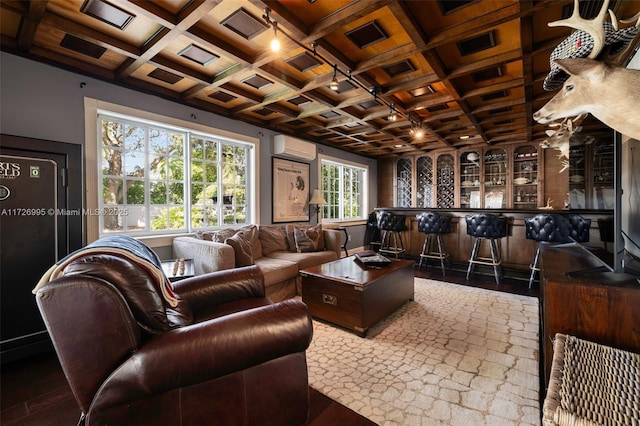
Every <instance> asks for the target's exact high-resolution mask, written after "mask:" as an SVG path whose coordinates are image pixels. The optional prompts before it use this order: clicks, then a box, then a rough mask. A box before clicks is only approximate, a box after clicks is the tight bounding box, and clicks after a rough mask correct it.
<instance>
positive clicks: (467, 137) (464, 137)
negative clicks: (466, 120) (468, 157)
mask: <svg viewBox="0 0 640 426" xmlns="http://www.w3.org/2000/svg"><path fill="white" fill-rule="evenodd" d="M470 137H471V136H469V135H462V136H460V139H462V140H465V139H469V138H470Z"/></svg>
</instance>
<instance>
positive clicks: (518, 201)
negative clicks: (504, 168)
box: [513, 145, 538, 209]
mask: <svg viewBox="0 0 640 426" xmlns="http://www.w3.org/2000/svg"><path fill="white" fill-rule="evenodd" d="M513 154H514V158H513V207H514V208H516V209H531V208H536V207H538V148H537V147H535V146H532V145H525V146H519V147H517V148H516V149H515V150H514V153H513Z"/></svg>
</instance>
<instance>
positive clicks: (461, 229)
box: [374, 207, 613, 271]
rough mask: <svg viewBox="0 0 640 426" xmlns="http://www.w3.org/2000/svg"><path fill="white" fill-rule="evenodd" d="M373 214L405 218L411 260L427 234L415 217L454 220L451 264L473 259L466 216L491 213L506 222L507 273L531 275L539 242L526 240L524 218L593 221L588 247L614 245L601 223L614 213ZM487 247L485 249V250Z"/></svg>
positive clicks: (449, 238) (461, 211)
mask: <svg viewBox="0 0 640 426" xmlns="http://www.w3.org/2000/svg"><path fill="white" fill-rule="evenodd" d="M374 211H376V212H377V211H388V212H392V213H394V214H403V215H406V217H407V227H408V231H407V232H404V233H403V234H404V235H403V239H402V241H403V244H404V247H405V249H406V250H407V254H408V255H409V256H411V257H418V256H419V255H420V252H421V251H422V245H423V243H424V239H425V234H423V233H421V232H419V231H418V222H417V220H416V215H418V214H420V213H422V212H425V211H433V212H438V213H441V214H446V215H449V216H451V232H450V233H448V234H444V235H443V239H444V244H445V248H446V251H447V253H449V256H450V260H451V261H452V262H459V263H466V262H467V261H468V260H469V257H470V256H471V250H472V249H473V238H472V237H470V236H469V235H467V225H466V222H465V216H467V215H471V214H475V213H489V214H494V215H499V216H504V217H506V218H507V225H508V230H507V237H506V238H502V239H501V241H500V251H501V255H502V266H503V267H504V268H506V269H512V270H521V271H529V265H530V264H531V262H532V261H533V257H534V256H535V253H536V250H537V248H538V246H537V244H538V243H537V242H535V241H532V240H528V239H526V237H525V226H524V218H526V217H531V216H535V215H536V214H540V213H557V214H563V215H568V214H579V215H580V216H582V217H583V218H585V219H591V228H590V230H589V242H587V243H585V245H586V246H589V247H594V248H601V249H609V250H610V249H611V247H612V243H608V244H605V242H604V241H602V240H601V238H600V235H601V233H600V229H599V226H598V219H611V218H612V217H613V210H569V209H567V210H546V209H535V210H522V209H519V210H515V209H513V210H510V209H465V208H459V209H429V208H401V207H378V208H375V209H374ZM482 246H483V247H482V252H481V253H480V254H481V256H488V257H490V254H489V250H488V244H483V245H482ZM485 246H486V247H485Z"/></svg>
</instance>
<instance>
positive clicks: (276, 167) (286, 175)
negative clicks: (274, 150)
mask: <svg viewBox="0 0 640 426" xmlns="http://www.w3.org/2000/svg"><path fill="white" fill-rule="evenodd" d="M272 171H273V187H272V192H273V223H283V222H309V206H308V200H309V164H307V163H300V162H298V161H293V160H286V159H283V158H277V157H273V167H272Z"/></svg>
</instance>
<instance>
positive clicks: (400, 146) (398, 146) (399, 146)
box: [393, 144, 402, 148]
mask: <svg viewBox="0 0 640 426" xmlns="http://www.w3.org/2000/svg"><path fill="white" fill-rule="evenodd" d="M393 147H394V148H402V145H399V144H398V145H394V146H393Z"/></svg>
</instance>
